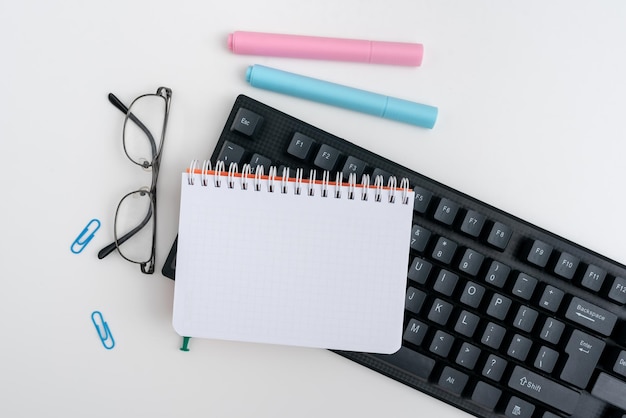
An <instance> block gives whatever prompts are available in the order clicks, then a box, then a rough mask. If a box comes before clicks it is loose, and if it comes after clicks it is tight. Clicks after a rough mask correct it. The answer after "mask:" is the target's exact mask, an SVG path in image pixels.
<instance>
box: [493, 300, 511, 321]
mask: <svg viewBox="0 0 626 418" xmlns="http://www.w3.org/2000/svg"><path fill="white" fill-rule="evenodd" d="M510 307H511V299H509V298H507V297H506V296H502V295H500V294H498V293H495V294H494V295H493V296H492V297H491V302H489V306H488V307H487V315H489V316H492V317H494V318H497V319H499V320H501V321H502V320H504V318H506V315H507V314H508V313H509V308H510Z"/></svg>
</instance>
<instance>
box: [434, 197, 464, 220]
mask: <svg viewBox="0 0 626 418" xmlns="http://www.w3.org/2000/svg"><path fill="white" fill-rule="evenodd" d="M458 212H459V205H458V204H457V203H455V202H453V201H452V200H450V199H446V198H443V199H441V201H440V202H439V206H437V210H436V211H435V219H436V220H438V221H439V222H441V223H443V224H446V225H452V223H453V222H454V218H456V214H457V213H458Z"/></svg>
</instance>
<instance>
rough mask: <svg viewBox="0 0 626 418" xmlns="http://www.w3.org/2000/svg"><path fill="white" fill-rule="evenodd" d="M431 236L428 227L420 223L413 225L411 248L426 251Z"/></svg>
mask: <svg viewBox="0 0 626 418" xmlns="http://www.w3.org/2000/svg"><path fill="white" fill-rule="evenodd" d="M430 236H431V233H430V231H429V230H428V229H425V228H423V227H421V226H419V225H413V229H411V248H412V249H414V250H415V251H419V252H422V251H424V249H425V248H426V245H427V244H428V240H429V239H430Z"/></svg>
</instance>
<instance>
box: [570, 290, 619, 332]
mask: <svg viewBox="0 0 626 418" xmlns="http://www.w3.org/2000/svg"><path fill="white" fill-rule="evenodd" d="M565 317H566V318H567V319H569V320H572V321H574V322H576V323H577V324H580V325H582V326H584V327H586V328H589V329H590V330H592V331H595V332H597V333H600V334H602V335H605V336H609V335H611V333H612V332H613V328H614V327H615V323H616V322H617V316H615V315H614V314H612V313H611V312H609V311H607V310H604V309H602V308H600V307H599V306H596V305H594V304H592V303H590V302H587V301H585V300H582V299H579V298H576V297H575V298H572V301H571V302H570V304H569V307H568V308H567V312H566V313H565Z"/></svg>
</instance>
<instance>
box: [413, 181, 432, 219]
mask: <svg viewBox="0 0 626 418" xmlns="http://www.w3.org/2000/svg"><path fill="white" fill-rule="evenodd" d="M413 192H414V193H415V200H414V201H413V210H414V211H415V212H418V213H425V212H426V211H427V210H428V205H429V204H430V201H431V199H432V197H433V192H431V191H430V190H426V189H424V188H423V187H419V186H415V187H414V188H413Z"/></svg>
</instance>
